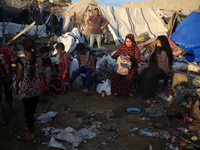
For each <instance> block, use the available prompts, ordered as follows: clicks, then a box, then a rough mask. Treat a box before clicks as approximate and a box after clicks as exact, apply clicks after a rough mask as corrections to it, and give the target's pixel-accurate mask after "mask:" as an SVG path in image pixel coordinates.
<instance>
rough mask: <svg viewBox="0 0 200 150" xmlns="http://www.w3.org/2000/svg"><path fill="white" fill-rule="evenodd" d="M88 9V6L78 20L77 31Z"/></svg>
mask: <svg viewBox="0 0 200 150" xmlns="http://www.w3.org/2000/svg"><path fill="white" fill-rule="evenodd" d="M88 8H89V5H88V6H87V8H86V9H85V11H84V13H83V16H82V18H81V20H80V21H79V23H78V30H79V28H80V24H81V22H82V21H83V18H84V16H85V12H86V11H87V10H88Z"/></svg>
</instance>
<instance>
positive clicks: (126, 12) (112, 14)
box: [98, 5, 167, 44]
mask: <svg viewBox="0 0 200 150" xmlns="http://www.w3.org/2000/svg"><path fill="white" fill-rule="evenodd" d="M98 7H99V9H100V11H101V13H102V15H103V16H104V17H105V18H106V19H107V20H108V21H109V22H110V23H109V25H108V28H109V30H110V32H111V33H112V35H113V39H114V41H115V43H116V44H119V42H122V43H123V42H124V38H125V36H126V35H127V34H128V33H132V34H133V35H134V36H137V35H139V34H141V33H144V32H148V33H149V36H150V37H155V36H158V35H167V29H166V28H165V26H164V23H163V21H162V19H161V18H160V17H159V15H158V14H157V13H156V10H155V9H154V8H124V7H123V8H122V7H111V6H102V5H99V6H98ZM119 12H120V13H119Z"/></svg>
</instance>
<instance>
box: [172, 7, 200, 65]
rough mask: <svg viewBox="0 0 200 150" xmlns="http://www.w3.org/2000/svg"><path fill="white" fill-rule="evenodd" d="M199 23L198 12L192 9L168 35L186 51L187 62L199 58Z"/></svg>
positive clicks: (195, 60) (199, 13) (199, 14)
mask: <svg viewBox="0 0 200 150" xmlns="http://www.w3.org/2000/svg"><path fill="white" fill-rule="evenodd" d="M199 25H200V12H195V11H193V12H192V13H190V15H189V16H187V18H185V19H184V20H183V21H182V22H181V23H180V25H179V26H178V27H177V28H176V31H175V32H174V33H173V34H172V35H171V37H170V38H171V39H172V40H173V41H174V42H175V43H176V44H177V45H178V46H180V47H181V48H183V49H184V50H186V51H188V55H186V59H187V60H188V61H189V62H197V61H199V60H200V28H199Z"/></svg>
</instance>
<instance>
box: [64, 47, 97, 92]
mask: <svg viewBox="0 0 200 150" xmlns="http://www.w3.org/2000/svg"><path fill="white" fill-rule="evenodd" d="M75 49H76V50H77V51H78V53H79V60H78V62H79V69H78V70H77V71H76V72H75V73H74V74H73V76H72V77H71V78H70V80H69V81H68V82H67V83H66V86H67V87H69V86H70V84H72V82H73V81H74V80H75V79H76V78H77V77H78V76H79V75H80V74H81V73H86V78H85V89H84V90H83V91H82V92H83V93H86V94H89V93H90V91H89V89H90V77H91V75H92V76H94V75H95V63H94V59H93V56H92V54H91V52H90V51H88V50H87V49H86V47H85V45H84V44H83V43H79V44H77V46H76V48H75Z"/></svg>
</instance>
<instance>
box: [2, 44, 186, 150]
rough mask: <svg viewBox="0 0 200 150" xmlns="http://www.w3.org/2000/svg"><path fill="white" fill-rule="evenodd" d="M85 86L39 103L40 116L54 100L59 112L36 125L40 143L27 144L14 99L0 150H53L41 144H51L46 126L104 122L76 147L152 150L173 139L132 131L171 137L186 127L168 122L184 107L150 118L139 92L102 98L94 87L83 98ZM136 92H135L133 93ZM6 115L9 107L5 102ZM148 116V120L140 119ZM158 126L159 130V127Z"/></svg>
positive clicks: (20, 109)
mask: <svg viewBox="0 0 200 150" xmlns="http://www.w3.org/2000/svg"><path fill="white" fill-rule="evenodd" d="M107 48H109V50H111V51H112V50H115V49H116V46H112V47H111V46H110V47H109V46H107ZM83 89H84V87H81V88H80V89H76V90H68V93H67V94H66V95H58V96H57V97H48V100H44V101H40V102H39V104H38V107H37V110H36V114H37V116H39V115H40V114H42V113H43V112H44V111H45V110H46V107H47V104H48V101H49V100H51V101H52V104H51V105H50V107H49V109H48V111H54V112H58V114H57V115H56V118H54V120H52V121H51V122H49V123H48V124H39V123H38V122H37V121H36V122H35V127H36V137H38V139H41V141H39V142H38V143H32V142H30V141H27V140H26V138H25V134H26V132H27V129H26V124H25V118H24V116H23V113H24V108H23V104H22V101H21V100H17V98H16V96H14V113H13V114H12V115H9V116H7V120H8V121H9V123H8V124H7V125H5V126H3V125H0V150H23V149H24V150H52V149H56V148H50V147H48V146H47V145H45V144H42V142H49V140H50V138H51V137H50V136H44V133H43V132H42V131H41V130H42V128H44V127H55V128H60V129H65V128H66V127H69V126H70V127H72V128H74V129H76V130H79V129H81V128H83V127H88V126H89V125H91V124H92V122H94V121H98V122H101V125H100V126H101V127H100V128H98V131H99V134H98V135H97V136H96V137H94V138H93V139H90V140H86V141H84V142H82V143H80V145H79V146H78V147H77V149H79V150H94V149H98V150H148V149H149V145H151V146H152V148H153V150H164V149H166V147H167V146H166V143H171V139H169V140H165V139H160V138H156V137H147V136H144V135H143V136H142V135H140V134H139V130H138V131H132V130H131V129H133V128H135V127H138V128H140V129H144V128H148V129H152V130H153V129H162V130H166V131H168V132H169V133H170V134H175V131H177V128H179V127H184V126H186V125H187V124H185V123H184V122H183V120H181V119H179V118H176V117H174V118H173V119H169V117H168V116H171V115H175V114H177V113H180V112H182V111H183V110H184V108H183V107H182V106H176V107H168V108H165V110H166V117H164V116H161V117H158V118H154V117H150V116H149V115H148V114H147V113H146V112H145V108H144V107H143V105H142V104H141V102H142V101H143V99H142V98H141V96H139V95H137V93H135V92H133V93H132V94H133V96H130V97H128V98H123V97H121V96H114V95H111V96H105V97H102V96H101V94H98V93H97V92H96V90H95V89H93V88H92V86H91V93H90V95H84V94H83V93H82V90H83ZM133 91H134V90H133ZM157 92H158V93H159V92H167V89H166V88H164V87H163V85H162V84H160V85H159V88H158V91H157ZM150 101H151V102H153V101H154V102H155V103H156V104H158V103H161V102H164V101H165V100H162V99H161V98H158V97H155V98H153V99H151V100H150ZM3 105H4V108H5V112H6V113H7V111H8V107H7V105H6V104H5V103H4V102H3ZM130 107H136V108H139V109H141V112H140V113H138V114H130V113H128V112H127V111H126V110H127V108H130ZM143 117H146V118H149V120H144V121H143V120H141V118H143ZM156 124H157V125H158V124H159V127H158V126H156Z"/></svg>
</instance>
